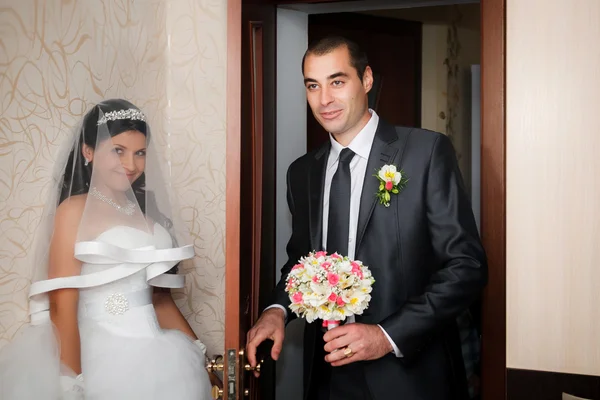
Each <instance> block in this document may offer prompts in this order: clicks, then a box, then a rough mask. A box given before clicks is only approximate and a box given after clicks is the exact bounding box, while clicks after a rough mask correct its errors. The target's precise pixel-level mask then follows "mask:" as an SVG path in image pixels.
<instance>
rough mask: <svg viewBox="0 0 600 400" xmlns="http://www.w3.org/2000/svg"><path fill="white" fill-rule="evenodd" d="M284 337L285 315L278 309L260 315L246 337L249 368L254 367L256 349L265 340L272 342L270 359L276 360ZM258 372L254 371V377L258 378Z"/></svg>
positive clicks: (271, 309)
mask: <svg viewBox="0 0 600 400" xmlns="http://www.w3.org/2000/svg"><path fill="white" fill-rule="evenodd" d="M284 336H285V314H284V312H283V310H282V309H280V308H270V309H268V310H266V311H264V312H263V313H262V315H261V316H260V318H259V319H258V321H256V324H254V326H253V327H252V329H250V330H249V331H248V335H247V337H246V356H247V357H248V362H249V363H250V366H252V367H255V366H256V349H257V348H258V346H259V345H260V344H261V343H262V342H264V341H265V340H267V339H271V340H272V341H273V348H272V349H271V358H272V359H273V360H277V359H278V358H279V353H281V349H282V347H283V338H284ZM259 375H260V373H259V372H257V371H255V372H254V376H256V377H258V376H259Z"/></svg>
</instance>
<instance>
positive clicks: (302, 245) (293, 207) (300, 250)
mask: <svg viewBox="0 0 600 400" xmlns="http://www.w3.org/2000/svg"><path fill="white" fill-rule="evenodd" d="M293 167H294V164H292V165H291V166H290V167H289V169H288V172H287V202H288V207H289V210H290V213H291V214H292V235H291V237H290V239H289V241H288V244H287V246H286V252H287V255H288V261H287V262H286V263H285V264H284V266H283V267H282V268H281V279H280V280H279V282H278V283H277V286H275V289H274V290H273V293H272V301H271V304H273V305H274V304H278V305H281V306H282V307H284V308H285V309H286V311H287V308H288V306H289V304H290V299H289V297H288V295H287V293H286V292H285V286H286V278H287V276H288V274H289V272H290V271H291V269H292V267H293V266H294V265H296V264H297V263H298V260H300V258H301V257H304V256H305V255H307V254H308V253H309V252H310V251H311V250H310V234H309V227H308V209H305V207H303V206H302V204H303V202H302V201H295V198H294V192H293V191H292V181H293V179H292V169H293ZM287 315H288V316H289V318H288V319H287V321H288V322H289V321H291V320H292V319H294V318H295V314H293V313H290V312H287Z"/></svg>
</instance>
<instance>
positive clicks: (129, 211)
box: [90, 186, 135, 215]
mask: <svg viewBox="0 0 600 400" xmlns="http://www.w3.org/2000/svg"><path fill="white" fill-rule="evenodd" d="M90 194H91V195H92V196H94V197H95V198H97V199H98V200H100V201H103V202H104V203H106V204H109V205H111V206H112V207H113V208H115V209H116V210H117V211H119V212H122V213H123V214H126V215H133V212H134V211H135V203H134V202H133V201H131V200H127V205H126V206H120V205H118V204H117V203H115V202H114V201H113V200H112V199H111V198H110V197H107V196H105V195H103V194H102V193H101V192H100V191H99V190H98V189H96V187H95V186H94V187H93V188H92V191H91V192H90Z"/></svg>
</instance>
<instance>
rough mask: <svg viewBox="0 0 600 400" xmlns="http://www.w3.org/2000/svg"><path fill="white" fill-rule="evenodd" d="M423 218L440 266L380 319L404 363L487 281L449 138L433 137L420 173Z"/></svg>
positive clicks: (478, 243)
mask: <svg viewBox="0 0 600 400" xmlns="http://www.w3.org/2000/svg"><path fill="white" fill-rule="evenodd" d="M426 179H427V181H426V188H425V190H426V205H427V208H426V209H427V221H428V226H429V233H430V237H431V245H432V248H433V251H434V253H435V256H436V259H437V260H438V262H439V264H440V268H439V269H438V270H437V271H436V272H435V273H433V274H432V275H431V278H430V280H429V283H428V285H427V287H426V288H425V291H424V293H423V294H421V295H420V296H416V297H413V298H410V299H409V300H408V301H407V302H406V303H405V304H404V305H403V306H402V308H400V309H399V310H398V311H397V312H396V313H394V314H392V315H391V316H389V317H388V318H386V319H385V320H384V321H382V322H381V324H380V325H381V327H382V328H383V329H384V330H385V331H386V332H387V333H388V334H389V335H390V337H391V338H392V340H393V341H394V343H395V344H396V345H397V346H398V348H399V349H400V351H401V352H402V354H403V356H404V358H403V359H402V360H403V361H404V362H410V361H411V360H412V359H414V358H415V357H416V356H418V354H419V352H420V351H421V350H422V349H423V348H424V347H425V346H426V345H427V343H428V342H429V341H430V340H431V338H432V337H433V336H434V335H436V333H438V332H439V331H440V330H442V329H443V328H444V327H446V326H447V325H448V324H450V323H454V321H455V320H456V318H457V317H458V316H459V315H460V314H461V313H462V312H463V311H464V310H466V309H467V308H468V307H469V306H470V305H471V303H472V302H473V300H474V299H476V298H477V297H478V296H479V295H480V293H481V291H482V289H483V287H484V286H485V284H486V282H487V261H486V257H485V252H484V250H483V246H482V245H481V241H480V239H479V234H478V232H477V227H476V224H475V219H474V217H473V212H472V209H471V204H470V201H469V199H468V197H467V194H466V191H465V190H464V187H463V183H462V177H461V174H460V170H459V169H458V163H457V161H456V155H455V153H454V149H453V147H452V144H451V143H450V140H449V139H448V138H447V137H446V136H444V135H439V137H438V138H437V139H436V141H435V143H434V145H433V150H432V153H431V158H430V162H429V170H428V172H427V177H426Z"/></svg>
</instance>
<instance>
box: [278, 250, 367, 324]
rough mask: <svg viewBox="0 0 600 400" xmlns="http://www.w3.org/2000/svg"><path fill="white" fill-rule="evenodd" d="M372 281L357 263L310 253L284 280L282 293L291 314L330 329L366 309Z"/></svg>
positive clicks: (364, 268)
mask: <svg viewBox="0 0 600 400" xmlns="http://www.w3.org/2000/svg"><path fill="white" fill-rule="evenodd" d="M373 283H375V279H373V275H372V274H371V271H369V268H368V267H367V266H365V265H363V263H362V262H360V261H358V260H350V259H349V258H348V257H342V256H340V255H339V254H337V253H334V254H327V252H325V251H318V252H311V253H309V254H308V255H307V256H306V257H302V258H301V259H300V260H299V262H298V264H296V265H295V266H294V267H293V268H292V270H291V271H290V273H289V274H288V276H287V285H286V288H285V291H286V292H287V293H288V295H289V298H290V301H291V304H290V306H289V307H290V310H291V311H292V312H294V313H295V314H296V315H297V316H299V317H304V318H306V321H307V322H313V321H314V320H316V319H322V320H323V326H325V327H327V329H333V328H334V327H336V326H338V325H339V321H344V320H345V319H346V318H347V317H349V316H351V315H360V314H362V313H363V311H364V310H365V309H367V307H368V306H369V301H370V300H371V295H370V293H371V290H372V286H373Z"/></svg>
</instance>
